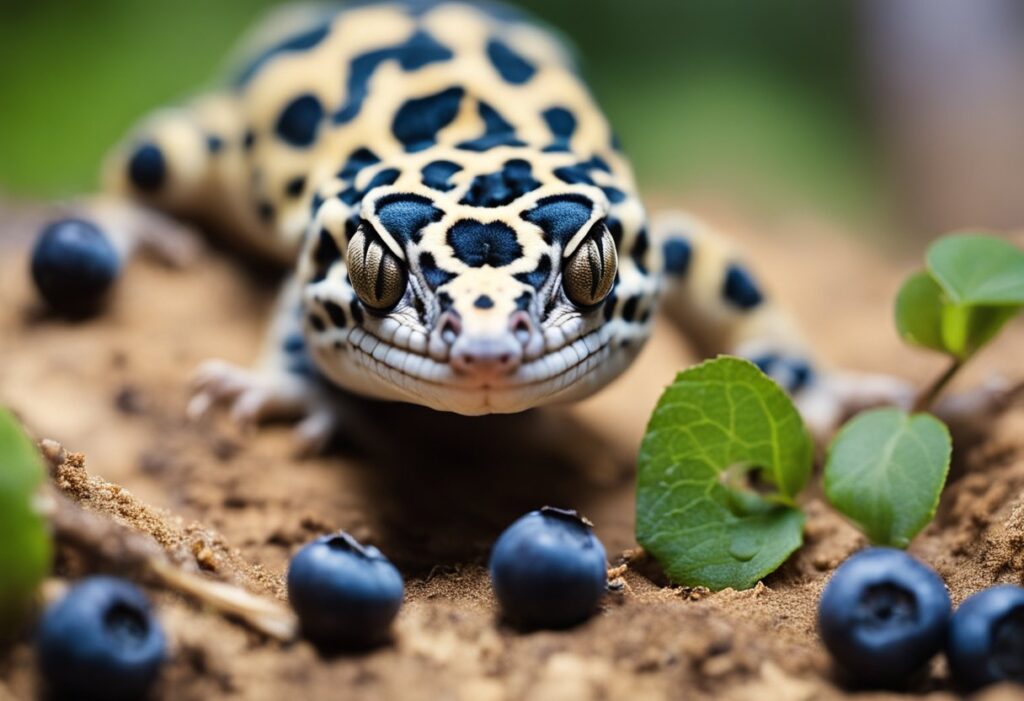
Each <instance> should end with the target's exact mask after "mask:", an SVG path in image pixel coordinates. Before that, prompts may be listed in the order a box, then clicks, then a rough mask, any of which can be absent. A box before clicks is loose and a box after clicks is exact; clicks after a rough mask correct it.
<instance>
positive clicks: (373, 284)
mask: <svg viewBox="0 0 1024 701" xmlns="http://www.w3.org/2000/svg"><path fill="white" fill-rule="evenodd" d="M347 263H348V276H349V279H351V280H352V288H353V289H354V290H355V292H356V296H358V297H359V300H360V301H361V302H362V303H363V304H365V305H366V306H367V307H369V308H370V309H372V310H375V311H379V312H386V311H390V310H391V309H393V308H394V306H395V305H396V304H398V303H399V302H400V301H401V299H402V296H403V295H404V294H405V286H406V284H407V282H408V277H407V275H406V273H405V268H404V267H403V265H402V262H401V261H400V260H398V257H397V256H396V255H395V254H394V253H392V252H391V250H390V249H388V247H387V246H385V245H384V242H383V241H381V240H380V237H379V236H377V234H376V232H374V231H373V228H372V227H370V225H368V224H366V223H365V222H364V223H363V224H362V225H361V226H360V227H359V229H357V230H356V233H355V235H354V236H352V240H351V241H349V242H348V255H347Z"/></svg>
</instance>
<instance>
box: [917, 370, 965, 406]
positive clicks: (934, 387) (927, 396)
mask: <svg viewBox="0 0 1024 701" xmlns="http://www.w3.org/2000/svg"><path fill="white" fill-rule="evenodd" d="M963 366H964V361H963V360H961V359H960V358H954V359H953V362H952V363H950V365H949V367H948V368H946V370H945V371H944V372H943V373H942V374H941V375H939V376H938V377H936V378H935V380H934V381H933V382H932V383H931V384H930V385H928V387H926V388H925V389H924V390H923V391H922V392H921V393H920V394H918V395H917V399H915V400H914V405H913V407H912V408H911V412H912V413H915V414H916V413H918V412H921V411H927V410H928V409H930V408H931V406H932V405H933V404H934V403H935V400H936V399H938V398H939V395H940V394H942V390H944V389H945V388H946V386H947V385H948V384H949V383H950V382H951V381H952V380H953V378H954V377H956V374H957V373H958V372H959V371H960V368H962V367H963Z"/></svg>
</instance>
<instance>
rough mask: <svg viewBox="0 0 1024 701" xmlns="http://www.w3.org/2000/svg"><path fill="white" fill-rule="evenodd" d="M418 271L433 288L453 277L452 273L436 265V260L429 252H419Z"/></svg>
mask: <svg viewBox="0 0 1024 701" xmlns="http://www.w3.org/2000/svg"><path fill="white" fill-rule="evenodd" d="M420 273H422V275H423V279H424V280H425V281H426V283H427V286H428V287H430V288H431V289H433V290H436V289H437V288H438V287H440V286H441V285H446V284H448V283H449V282H451V280H452V278H454V277H455V275H453V274H452V273H449V272H448V271H446V270H441V269H440V268H439V267H437V261H435V260H434V256H433V255H431V254H430V253H421V254H420Z"/></svg>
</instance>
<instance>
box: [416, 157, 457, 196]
mask: <svg viewBox="0 0 1024 701" xmlns="http://www.w3.org/2000/svg"><path fill="white" fill-rule="evenodd" d="M460 170H462V166H460V165H459V164H458V163H452V162H451V161H432V162H431V163H428V164H427V165H425V166H423V184H424V185H426V186H427V187H429V188H433V189H434V190H438V191H440V192H448V191H449V190H451V189H452V188H454V187H455V185H453V184H452V183H450V182H448V180H449V179H450V178H451V177H452V176H453V175H455V174H456V173H458V172H459V171H460Z"/></svg>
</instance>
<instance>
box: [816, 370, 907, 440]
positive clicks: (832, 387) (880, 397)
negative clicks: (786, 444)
mask: <svg viewBox="0 0 1024 701" xmlns="http://www.w3.org/2000/svg"><path fill="white" fill-rule="evenodd" d="M913 401H914V388H913V386H912V385H911V384H910V383H909V382H907V381H906V380H902V379H900V378H897V377H891V376H888V375H873V374H868V373H855V372H835V373H825V374H822V375H819V376H818V377H816V378H815V380H814V382H813V383H811V384H810V385H808V386H807V387H806V388H804V389H803V390H802V391H801V392H800V393H799V394H798V395H797V396H796V405H797V408H798V409H799V410H800V414H801V415H802V416H803V418H804V423H805V424H807V428H808V429H809V430H810V432H811V434H812V435H813V436H814V437H815V438H816V439H817V440H818V441H820V442H825V441H828V440H829V439H830V438H831V436H832V434H833V433H834V432H835V431H836V429H838V428H839V426H840V424H842V422H843V421H845V420H846V419H848V418H849V417H851V416H853V415H854V414H856V413H857V412H860V411H863V410H865V409H870V408H872V407H878V406H897V407H902V408H904V409H909V408H910V405H911V404H912V403H913Z"/></svg>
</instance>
